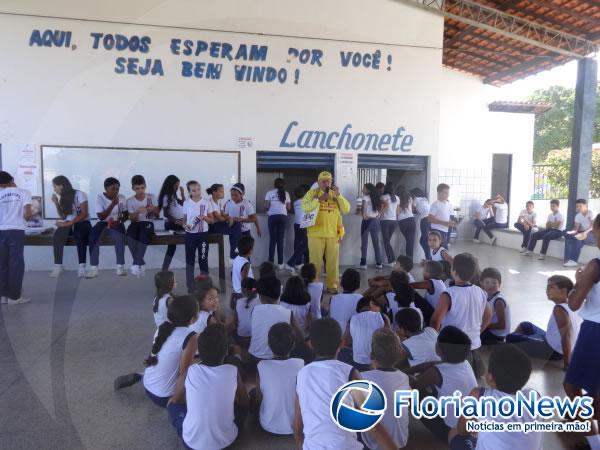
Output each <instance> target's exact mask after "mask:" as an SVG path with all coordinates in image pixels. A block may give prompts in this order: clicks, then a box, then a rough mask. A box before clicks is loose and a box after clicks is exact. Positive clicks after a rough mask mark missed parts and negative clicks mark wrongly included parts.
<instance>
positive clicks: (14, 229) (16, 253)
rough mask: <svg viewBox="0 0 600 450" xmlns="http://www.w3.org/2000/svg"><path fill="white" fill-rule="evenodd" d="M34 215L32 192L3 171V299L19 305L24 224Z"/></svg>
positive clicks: (0, 176) (0, 219)
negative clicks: (18, 185)
mask: <svg viewBox="0 0 600 450" xmlns="http://www.w3.org/2000/svg"><path fill="white" fill-rule="evenodd" d="M31 216H32V211H31V193H30V192H29V191H27V190H25V189H20V188H18V187H17V185H16V184H15V180H14V178H13V177H12V175H11V174H9V173H8V172H4V171H0V303H6V304H9V305H18V304H21V303H27V302H29V301H30V300H31V299H29V298H24V297H23V296H22V295H21V293H22V289H23V275H24V273H25V259H24V256H23V252H24V248H25V228H26V227H27V223H26V221H27V219H29V218H30V217H31Z"/></svg>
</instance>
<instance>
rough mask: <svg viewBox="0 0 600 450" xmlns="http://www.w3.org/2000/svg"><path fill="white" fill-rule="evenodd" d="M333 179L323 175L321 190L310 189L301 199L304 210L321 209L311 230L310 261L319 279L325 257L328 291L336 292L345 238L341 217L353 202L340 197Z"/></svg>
mask: <svg viewBox="0 0 600 450" xmlns="http://www.w3.org/2000/svg"><path fill="white" fill-rule="evenodd" d="M332 181H333V177H332V176H331V174H330V173H329V172H321V173H320V174H319V178H318V187H317V188H315V189H310V190H309V191H308V192H307V193H306V195H305V196H304V198H303V199H302V210H303V211H304V212H311V211H314V210H315V209H317V208H319V213H318V214H317V220H316V222H315V224H314V225H313V226H312V227H309V228H308V254H309V256H310V262H311V263H313V264H314V265H315V267H316V268H317V276H319V275H320V274H321V268H322V266H323V257H325V261H326V264H327V267H326V268H327V279H326V283H325V286H326V287H327V292H329V293H337V283H338V279H339V271H340V269H339V255H340V251H339V250H340V248H339V247H340V241H341V239H342V237H343V236H344V225H343V224H342V214H348V213H349V212H350V203H349V202H348V200H346V199H345V198H344V196H343V195H342V194H340V192H339V190H338V188H337V186H334V185H333V184H332Z"/></svg>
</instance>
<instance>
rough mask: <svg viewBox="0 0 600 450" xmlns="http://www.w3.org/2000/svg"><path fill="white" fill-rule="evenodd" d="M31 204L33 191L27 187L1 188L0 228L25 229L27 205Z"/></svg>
mask: <svg viewBox="0 0 600 450" xmlns="http://www.w3.org/2000/svg"><path fill="white" fill-rule="evenodd" d="M26 205H31V193H30V192H29V191H27V190H25V189H20V188H16V187H7V188H2V189H0V230H25V228H27V222H26V221H25V217H24V214H25V206H26Z"/></svg>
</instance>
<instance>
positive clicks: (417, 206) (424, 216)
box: [410, 188, 431, 260]
mask: <svg viewBox="0 0 600 450" xmlns="http://www.w3.org/2000/svg"><path fill="white" fill-rule="evenodd" d="M410 195H411V196H412V198H413V207H414V212H415V213H416V214H417V215H418V217H419V230H420V231H421V236H420V238H419V245H420V246H421V248H422V249H423V253H424V254H425V259H426V260H429V259H431V254H430V252H429V246H428V245H427V236H428V235H429V232H430V231H431V227H430V224H429V219H428V217H429V200H428V199H427V194H425V192H423V191H422V190H421V189H419V188H415V189H412V190H411V191H410Z"/></svg>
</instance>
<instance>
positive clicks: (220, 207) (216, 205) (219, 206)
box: [207, 195, 225, 213]
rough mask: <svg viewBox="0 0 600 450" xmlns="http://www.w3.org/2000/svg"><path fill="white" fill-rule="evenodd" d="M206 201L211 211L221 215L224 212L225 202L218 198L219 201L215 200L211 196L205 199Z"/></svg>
mask: <svg viewBox="0 0 600 450" xmlns="http://www.w3.org/2000/svg"><path fill="white" fill-rule="evenodd" d="M207 200H208V201H209V203H210V206H211V208H212V211H215V212H219V213H223V212H224V211H225V201H224V200H223V199H222V198H220V199H219V200H215V199H214V198H213V197H212V195H209V196H208V197H207Z"/></svg>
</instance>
